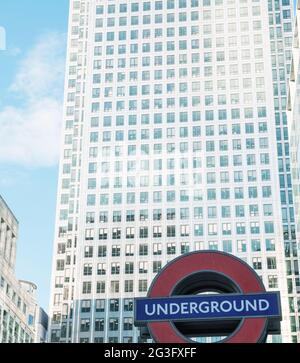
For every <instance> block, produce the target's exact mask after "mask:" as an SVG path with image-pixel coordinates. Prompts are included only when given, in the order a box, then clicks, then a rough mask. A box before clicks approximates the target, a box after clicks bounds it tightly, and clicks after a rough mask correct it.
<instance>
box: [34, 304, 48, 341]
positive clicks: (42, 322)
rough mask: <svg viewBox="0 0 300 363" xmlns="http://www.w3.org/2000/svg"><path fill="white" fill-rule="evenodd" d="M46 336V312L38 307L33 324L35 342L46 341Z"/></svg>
mask: <svg viewBox="0 0 300 363" xmlns="http://www.w3.org/2000/svg"><path fill="white" fill-rule="evenodd" d="M47 337H48V314H47V313H46V312H45V311H44V309H42V308H39V309H38V314H37V319H36V324H35V343H47Z"/></svg>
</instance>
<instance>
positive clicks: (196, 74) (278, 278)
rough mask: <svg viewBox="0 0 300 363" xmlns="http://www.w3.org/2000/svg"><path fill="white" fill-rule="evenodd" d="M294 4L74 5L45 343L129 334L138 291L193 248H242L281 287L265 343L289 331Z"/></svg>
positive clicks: (192, 0) (169, 0) (293, 326)
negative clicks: (278, 315) (277, 319)
mask: <svg viewBox="0 0 300 363" xmlns="http://www.w3.org/2000/svg"><path fill="white" fill-rule="evenodd" d="M292 7H293V5H292V3H291V2H290V1H288V0H282V1H274V2H273V1H269V2H267V1H254V0H166V1H158V0H156V1H154V0H152V1H146V0H145V1H137V0H136V1H125V0H123V1H115V0H104V1H97V0H90V1H87V0H82V1H76V0H71V1H70V19H69V41H68V52H67V54H68V59H67V68H66V84H65V107H64V121H63V139H62V145H61V162H60V172H59V188H58V196H57V218H56V229H55V242H54V259H53V274H52V275H53V278H52V293H51V304H50V305H51V307H50V319H51V321H50V325H51V329H50V334H49V337H50V340H51V341H53V342H56V341H57V342H58V341H61V342H136V341H138V339H141V338H140V337H139V330H138V329H136V328H135V327H134V326H133V297H137V296H143V295H145V294H146V293H147V290H148V288H149V285H150V283H151V281H152V280H153V278H154V276H155V275H156V273H157V272H158V271H159V270H160V269H161V268H162V267H163V266H164V265H165V264H166V263H167V262H168V261H170V260H171V259H173V258H174V257H176V256H178V255H180V254H183V253H186V252H189V251H194V250H203V249H211V250H216V249H217V250H222V251H225V252H229V253H233V254H235V255H237V256H239V257H240V258H242V259H243V260H245V261H246V262H247V263H249V264H250V265H251V266H252V267H253V268H254V269H255V270H256V271H257V272H258V274H259V275H260V276H261V277H262V279H263V281H264V283H265V285H266V286H267V288H268V289H270V290H272V289H275V290H280V291H281V296H282V308H283V317H284V319H283V322H282V337H273V339H274V341H279V340H281V339H282V341H285V342H287V341H292V340H293V341H295V340H296V339H297V321H296V320H297V318H296V317H297V315H296V312H295V311H296V309H295V308H294V311H292V310H291V311H290V309H291V306H292V305H293V304H294V302H295V297H296V288H295V284H296V280H295V279H294V277H293V276H292V274H293V273H296V271H294V270H291V272H290V273H289V271H288V270H287V267H288V263H291V264H292V263H293V262H294V260H293V257H290V256H291V255H290V254H288V253H287V252H289V253H292V252H291V251H292V248H290V247H294V253H297V246H296V245H295V244H293V243H294V242H295V232H294V231H293V230H292V228H293V224H292V223H290V222H292V216H293V213H292V212H293V211H292V202H293V201H292V199H289V200H288V201H287V200H285V199H284V198H283V194H284V193H285V195H289V194H288V193H289V192H290V191H291V187H290V185H289V181H290V176H288V173H287V169H286V168H287V165H288V163H287V160H288V144H287V145H285V143H287V141H285V140H284V138H285V132H286V114H285V111H284V110H285V104H284V101H285V99H286V94H285V93H284V91H285V90H286V83H287V77H288V69H289V62H290V59H291V43H292V40H291V39H292V14H293V12H292ZM273 89H274V92H273ZM276 90H277V92H278V95H277V94H276ZM273 93H274V94H275V97H274V94H273ZM279 94H280V96H279ZM274 100H275V101H274ZM276 126H277V127H276ZM282 135H283V136H282ZM277 139H278V140H277ZM282 145H283V146H284V147H285V151H284V152H283V153H282V154H281V153H280V152H281V150H282ZM278 156H279V159H278ZM278 160H279V171H280V177H279V175H278V174H279V172H278ZM281 176H283V179H284V181H285V182H286V184H285V183H283V184H281ZM286 203H291V205H290V206H289V205H288V204H286ZM284 211H285V212H286V213H287V214H284V213H285V212H284ZM282 221H284V223H282ZM284 243H285V244H284ZM295 260H296V257H295ZM288 274H289V275H291V276H289V277H288ZM290 280H291V281H290ZM288 281H290V282H288ZM288 283H289V285H288ZM291 315H292V317H291ZM292 318H294V320H293V319H292Z"/></svg>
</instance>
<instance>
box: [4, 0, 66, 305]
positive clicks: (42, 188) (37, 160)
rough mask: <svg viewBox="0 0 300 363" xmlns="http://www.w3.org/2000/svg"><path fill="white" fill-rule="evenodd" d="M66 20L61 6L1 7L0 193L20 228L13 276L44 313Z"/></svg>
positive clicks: (30, 1) (8, 1)
mask: <svg viewBox="0 0 300 363" xmlns="http://www.w3.org/2000/svg"><path fill="white" fill-rule="evenodd" d="M67 21H68V0H51V1H40V0H22V1H20V0H2V1H0V26H1V27H4V28H5V30H6V43H7V44H6V45H7V46H6V50H5V51H0V75H1V77H0V194H1V195H2V196H3V197H4V199H5V200H6V201H7V203H8V204H9V206H10V207H11V209H12V210H13V212H14V213H15V215H16V217H17V218H18V220H19V222H20V235H19V241H18V252H17V271H16V272H17V277H18V278H22V279H28V280H31V281H33V282H35V283H36V284H37V285H38V299H39V302H40V304H41V305H42V306H43V307H44V308H45V309H46V310H48V304H49V288H50V275H51V261H52V243H53V229H54V217H55V201H56V185H57V158H58V138H59V136H58V135H59V123H60V121H61V117H60V112H61V103H62V95H63V72H64V52H65V39H66V32H67ZM47 73H49V74H50V75H49V74H47ZM38 150H39V151H38Z"/></svg>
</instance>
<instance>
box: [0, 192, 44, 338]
mask: <svg viewBox="0 0 300 363" xmlns="http://www.w3.org/2000/svg"><path fill="white" fill-rule="evenodd" d="M18 228H19V223H18V221H17V219H16V217H15V216H14V214H13V213H12V211H11V210H10V208H9V207H8V205H7V204H6V203H5V201H4V199H3V198H2V197H1V196H0V343H33V342H38V341H40V340H41V339H44V338H43V337H44V336H45V332H44V331H43V330H42V331H41V336H39V334H40V333H39V332H40V329H39V321H43V322H44V321H45V317H41V315H40V309H39V307H38V304H37V300H36V290H37V287H36V285H35V284H33V283H31V282H28V281H23V280H18V279H17V278H16V276H15V264H16V244H17V238H18ZM43 326H45V327H47V324H44V325H43Z"/></svg>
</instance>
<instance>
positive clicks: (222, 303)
mask: <svg viewBox="0 0 300 363" xmlns="http://www.w3.org/2000/svg"><path fill="white" fill-rule="evenodd" d="M226 304H227V305H228V307H227V309H226V308H225V307H224V305H226ZM220 309H221V310H222V311H223V312H224V313H228V312H229V311H231V310H232V304H231V302H229V301H227V300H225V301H222V302H221V304H220Z"/></svg>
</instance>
